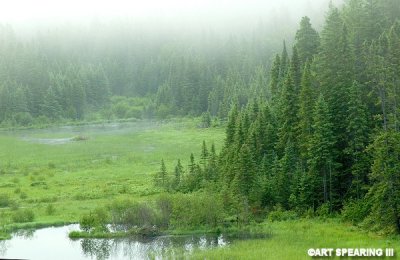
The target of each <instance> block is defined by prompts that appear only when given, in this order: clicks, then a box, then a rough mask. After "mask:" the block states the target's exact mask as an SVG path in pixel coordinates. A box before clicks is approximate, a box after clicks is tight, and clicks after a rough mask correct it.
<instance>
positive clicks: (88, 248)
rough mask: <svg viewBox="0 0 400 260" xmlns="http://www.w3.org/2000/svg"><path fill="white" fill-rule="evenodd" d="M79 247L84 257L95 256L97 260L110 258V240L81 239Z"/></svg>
mask: <svg viewBox="0 0 400 260" xmlns="http://www.w3.org/2000/svg"><path fill="white" fill-rule="evenodd" d="M81 246H82V251H83V253H84V254H85V256H90V257H93V256H95V257H96V259H97V260H104V259H107V258H109V257H110V252H111V240H108V239H82V240H81Z"/></svg>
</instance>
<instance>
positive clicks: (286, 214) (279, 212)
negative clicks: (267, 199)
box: [268, 206, 298, 221]
mask: <svg viewBox="0 0 400 260" xmlns="http://www.w3.org/2000/svg"><path fill="white" fill-rule="evenodd" d="M294 219H298V215H297V213H296V212H295V211H292V210H283V209H282V208H281V207H279V206H278V207H276V208H275V209H274V210H273V211H271V212H270V213H269V214H268V220H269V221H287V220H294Z"/></svg>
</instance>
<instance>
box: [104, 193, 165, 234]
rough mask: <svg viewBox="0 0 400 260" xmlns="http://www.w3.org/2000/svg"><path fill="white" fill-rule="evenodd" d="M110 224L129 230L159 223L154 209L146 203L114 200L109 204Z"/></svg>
mask: <svg viewBox="0 0 400 260" xmlns="http://www.w3.org/2000/svg"><path fill="white" fill-rule="evenodd" d="M109 209H110V212H111V221H112V224H114V225H116V226H118V227H120V228H122V229H124V230H129V229H131V228H133V227H149V226H153V225H157V226H158V225H159V221H158V217H157V214H156V211H155V210H154V209H153V208H152V207H150V206H149V205H148V203H137V202H131V201H128V200H124V201H115V202H114V203H113V204H111V205H110V206H109Z"/></svg>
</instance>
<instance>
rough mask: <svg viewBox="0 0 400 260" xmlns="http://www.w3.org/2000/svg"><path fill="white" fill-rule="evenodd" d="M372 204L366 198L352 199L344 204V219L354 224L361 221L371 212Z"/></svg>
mask: <svg viewBox="0 0 400 260" xmlns="http://www.w3.org/2000/svg"><path fill="white" fill-rule="evenodd" d="M369 212H370V206H369V205H368V203H367V201H366V200H365V199H360V200H351V201H348V202H346V203H345V204H344V206H343V209H342V212H341V213H342V214H341V216H342V219H343V220H344V221H348V222H351V223H352V224H359V223H361V222H362V221H363V220H364V219H365V218H366V217H367V216H368V214H369Z"/></svg>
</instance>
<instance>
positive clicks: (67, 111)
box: [0, 21, 289, 127]
mask: <svg viewBox="0 0 400 260" xmlns="http://www.w3.org/2000/svg"><path fill="white" fill-rule="evenodd" d="M71 26H72V25H71ZM160 26H161V25H160ZM148 27H149V26H148ZM161 27H162V26H161ZM146 28H147V27H144V28H142V27H141V26H140V25H135V24H129V23H125V22H115V23H112V22H110V23H107V22H104V23H99V24H93V25H91V26H89V27H88V28H86V29H84V28H83V27H73V26H72V27H68V26H62V25H60V26H58V27H54V28H53V29H48V30H47V31H46V32H40V31H39V32H37V34H34V35H33V36H31V37H28V36H24V35H21V33H18V32H16V31H14V29H13V28H12V27H11V26H9V25H1V26H0V124H1V125H2V126H5V127H7V126H18V125H23V126H29V125H32V124H41V123H46V122H47V123H52V122H60V121H61V122H62V121H73V120H75V121H77V120H97V119H98V120H102V119H107V120H108V119H113V118H131V117H136V118H143V117H150V118H152V117H155V118H166V117H168V116H186V115H192V116H199V115H201V114H202V113H203V112H207V111H209V112H210V113H211V115H212V116H219V117H226V116H227V114H228V112H229V109H230V104H231V103H232V101H233V100H239V102H240V103H241V104H245V103H246V102H247V101H248V99H250V98H252V97H254V96H258V95H260V94H262V93H261V92H262V89H263V88H262V86H263V85H264V84H265V82H266V81H267V79H266V77H267V73H265V72H266V71H267V69H268V66H269V59H270V57H271V55H272V53H273V52H274V49H277V48H279V47H278V46H279V44H280V43H279V41H277V40H276V38H277V37H275V35H276V34H277V32H274V31H273V29H272V28H271V27H270V26H269V22H268V21H267V22H265V23H264V24H259V25H257V26H253V27H252V29H251V30H249V31H243V30H242V31H240V30H239V31H232V32H229V33H228V32H226V33H219V32H218V31H213V30H211V29H210V30H208V31H203V32H194V31H191V30H189V31H188V32H185V31H174V30H167V29H170V28H162V29H155V28H152V27H149V28H147V30H145V29H146ZM288 30H289V29H288ZM279 33H281V32H279ZM247 85H251V91H249V90H248V88H247Z"/></svg>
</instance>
